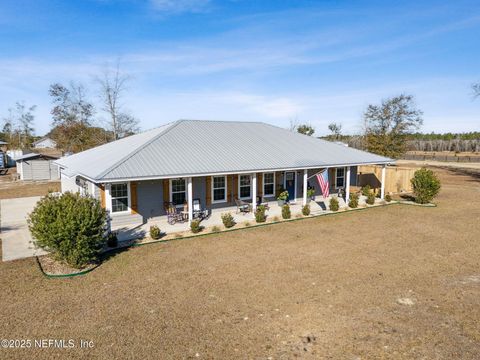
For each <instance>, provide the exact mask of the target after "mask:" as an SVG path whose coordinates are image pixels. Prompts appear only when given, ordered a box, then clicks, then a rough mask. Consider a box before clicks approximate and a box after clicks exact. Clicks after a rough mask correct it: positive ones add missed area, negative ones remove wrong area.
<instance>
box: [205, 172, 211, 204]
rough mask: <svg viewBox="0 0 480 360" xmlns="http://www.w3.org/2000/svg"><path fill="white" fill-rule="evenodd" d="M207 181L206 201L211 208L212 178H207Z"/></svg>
mask: <svg viewBox="0 0 480 360" xmlns="http://www.w3.org/2000/svg"><path fill="white" fill-rule="evenodd" d="M205 180H206V181H205V184H206V191H205V194H206V199H205V201H206V202H207V206H210V204H211V203H212V177H211V176H207V177H206V179H205Z"/></svg>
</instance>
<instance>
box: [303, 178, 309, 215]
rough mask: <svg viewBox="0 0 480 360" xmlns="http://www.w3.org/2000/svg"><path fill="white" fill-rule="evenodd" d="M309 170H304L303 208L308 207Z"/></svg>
mask: <svg viewBox="0 0 480 360" xmlns="http://www.w3.org/2000/svg"><path fill="white" fill-rule="evenodd" d="M307 187H308V170H307V169H305V170H303V206H305V205H307V190H308V189H307Z"/></svg>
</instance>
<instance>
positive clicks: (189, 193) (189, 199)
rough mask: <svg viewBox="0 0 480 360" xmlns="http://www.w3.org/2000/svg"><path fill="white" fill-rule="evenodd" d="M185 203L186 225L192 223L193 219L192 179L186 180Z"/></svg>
mask: <svg viewBox="0 0 480 360" xmlns="http://www.w3.org/2000/svg"><path fill="white" fill-rule="evenodd" d="M187 202H188V225H190V224H191V223H192V219H193V186H192V178H191V177H188V178H187Z"/></svg>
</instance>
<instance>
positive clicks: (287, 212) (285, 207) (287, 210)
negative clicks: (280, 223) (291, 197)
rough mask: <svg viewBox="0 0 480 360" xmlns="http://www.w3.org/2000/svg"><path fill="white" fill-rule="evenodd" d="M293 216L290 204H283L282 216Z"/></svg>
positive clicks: (285, 217) (286, 217)
mask: <svg viewBox="0 0 480 360" xmlns="http://www.w3.org/2000/svg"><path fill="white" fill-rule="evenodd" d="M291 217H292V213H291V212H290V205H288V204H285V205H283V206H282V218H284V219H290V218H291Z"/></svg>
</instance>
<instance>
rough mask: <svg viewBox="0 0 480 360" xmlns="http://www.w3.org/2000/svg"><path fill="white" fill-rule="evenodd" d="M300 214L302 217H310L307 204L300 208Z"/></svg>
mask: <svg viewBox="0 0 480 360" xmlns="http://www.w3.org/2000/svg"><path fill="white" fill-rule="evenodd" d="M302 214H303V215H304V216H308V215H310V205H308V204H307V205H304V206H303V207H302Z"/></svg>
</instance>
